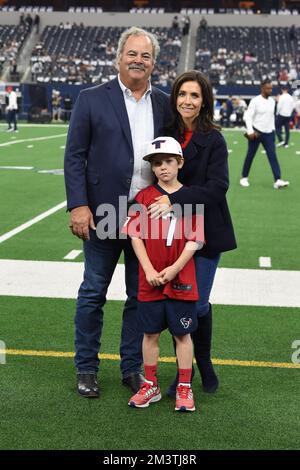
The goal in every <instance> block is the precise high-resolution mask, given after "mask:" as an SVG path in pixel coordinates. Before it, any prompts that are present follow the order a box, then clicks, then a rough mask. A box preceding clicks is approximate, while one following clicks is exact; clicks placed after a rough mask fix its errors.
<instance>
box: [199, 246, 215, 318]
mask: <svg viewBox="0 0 300 470" xmlns="http://www.w3.org/2000/svg"><path fill="white" fill-rule="evenodd" d="M220 258H221V255H217V256H215V257H214V258H204V257H203V256H195V257H194V260H195V268H196V277H197V286H198V291H199V300H198V302H197V314H198V318H199V317H204V315H206V314H207V313H208V312H209V297H210V292H211V289H212V285H213V282H214V278H215V274H216V270H217V267H218V263H219V261H220Z"/></svg>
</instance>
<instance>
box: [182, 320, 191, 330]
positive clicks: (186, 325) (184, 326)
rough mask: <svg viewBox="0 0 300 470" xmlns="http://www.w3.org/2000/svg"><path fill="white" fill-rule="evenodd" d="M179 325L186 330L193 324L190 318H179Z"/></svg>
mask: <svg viewBox="0 0 300 470" xmlns="http://www.w3.org/2000/svg"><path fill="white" fill-rule="evenodd" d="M180 323H181V324H182V326H183V328H184V329H185V330H187V329H188V328H189V327H190V326H191V324H192V323H193V320H192V319H191V318H180Z"/></svg>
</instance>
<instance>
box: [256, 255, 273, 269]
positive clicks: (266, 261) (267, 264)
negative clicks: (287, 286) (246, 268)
mask: <svg viewBox="0 0 300 470" xmlns="http://www.w3.org/2000/svg"><path fill="white" fill-rule="evenodd" d="M258 263H259V267H260V268H271V267H272V263H271V258H269V257H268V256H260V257H259V258H258Z"/></svg>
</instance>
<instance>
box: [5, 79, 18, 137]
mask: <svg viewBox="0 0 300 470" xmlns="http://www.w3.org/2000/svg"><path fill="white" fill-rule="evenodd" d="M7 93H8V106H7V108H6V111H7V124H8V128H7V132H12V131H14V132H18V129H17V110H18V103H17V93H16V92H15V91H14V90H13V88H12V87H7ZM12 124H13V126H14V127H13V128H12Z"/></svg>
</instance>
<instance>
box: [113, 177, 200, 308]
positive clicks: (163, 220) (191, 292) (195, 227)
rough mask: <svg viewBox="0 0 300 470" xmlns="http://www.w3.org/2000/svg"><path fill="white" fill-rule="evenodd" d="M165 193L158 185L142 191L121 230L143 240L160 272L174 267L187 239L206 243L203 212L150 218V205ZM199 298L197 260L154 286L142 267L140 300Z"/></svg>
mask: <svg viewBox="0 0 300 470" xmlns="http://www.w3.org/2000/svg"><path fill="white" fill-rule="evenodd" d="M162 194H166V193H165V192H164V191H163V189H161V188H160V187H159V185H158V184H157V185H153V186H149V187H148V188H145V189H143V190H142V191H140V192H139V193H138V194H137V196H136V198H135V201H136V204H134V205H132V206H131V207H130V209H129V213H128V217H127V221H126V222H125V225H124V227H123V229H122V232H123V233H126V234H127V235H129V236H130V237H131V238H141V239H143V240H144V243H145V247H146V251H147V254H148V257H149V259H150V261H151V263H152V265H153V267H154V269H155V270H156V271H157V272H160V271H162V270H163V269H164V268H166V267H168V266H171V265H172V264H173V263H174V262H175V261H177V259H178V258H179V256H180V254H181V253H182V251H183V249H184V247H185V244H186V242H187V241H189V240H191V241H198V242H202V243H203V242H204V223H203V215H202V214H201V215H200V214H195V215H192V216H188V217H180V218H176V217H175V216H174V214H173V213H171V214H167V216H163V217H160V218H159V219H157V220H155V219H150V217H149V216H148V215H147V208H148V206H149V205H150V204H152V203H153V202H155V198H156V197H159V196H162ZM166 297H169V298H172V299H177V300H193V301H195V300H198V298H199V295H198V289H197V282H196V274H195V263H194V259H193V258H191V259H190V260H189V261H188V262H187V264H186V265H185V266H184V268H183V269H182V270H181V271H180V272H179V273H178V274H177V276H176V277H175V278H174V279H173V280H172V281H170V282H168V283H167V284H165V285H164V286H159V287H153V286H151V285H150V284H149V283H148V282H147V280H146V276H145V273H144V271H143V269H142V267H141V265H140V266H139V290H138V300H141V301H144V302H145V301H154V300H164V299H165V298H166Z"/></svg>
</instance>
